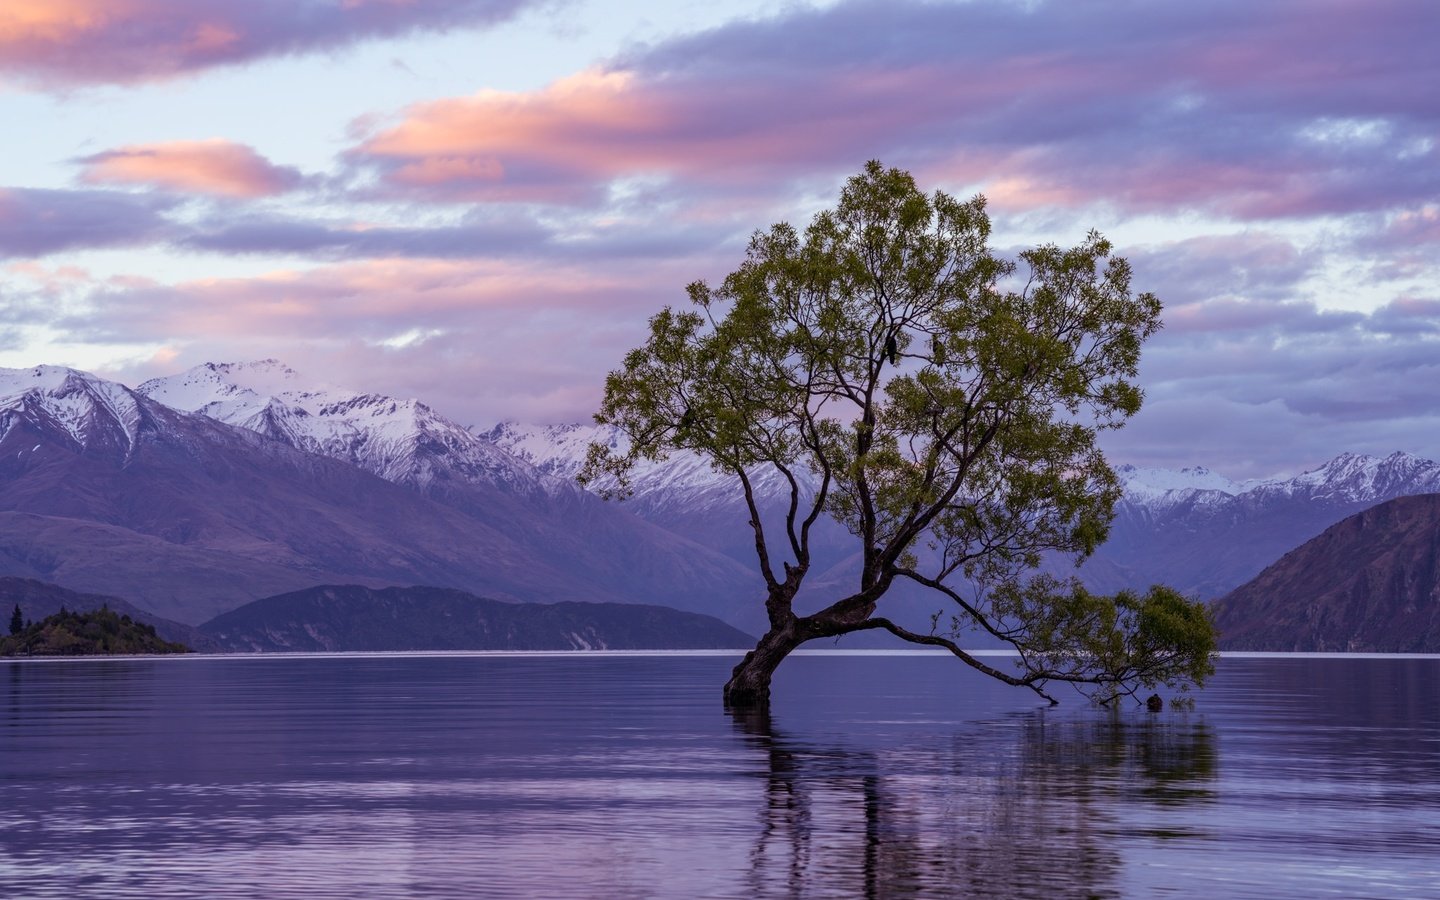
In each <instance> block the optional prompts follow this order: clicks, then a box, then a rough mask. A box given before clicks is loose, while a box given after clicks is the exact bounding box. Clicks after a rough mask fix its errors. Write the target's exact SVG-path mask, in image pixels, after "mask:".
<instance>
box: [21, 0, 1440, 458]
mask: <svg viewBox="0 0 1440 900" xmlns="http://www.w3.org/2000/svg"><path fill="white" fill-rule="evenodd" d="M1437 46H1440V3H1435V2H1432V0H1349V2H1345V0H1270V2H1256V0H1194V2H1183V3H1182V2H1175V3H1171V2H1157V0H1086V2H1073V0H1048V2H1047V0H1028V2H1008V0H972V2H907V0H886V2H837V3H805V2H794V3H787V4H776V3H766V2H758V0H704V2H698V0H670V2H660V0H643V2H634V3H623V4H622V3H605V2H601V0H248V2H246V3H235V2H232V0H5V2H4V3H3V4H0V122H4V123H5V125H6V127H5V146H4V150H3V155H0V159H3V161H4V167H3V170H0V316H3V330H0V365H8V366H31V365H35V364H38V363H53V364H64V365H73V366H76V367H80V368H84V369H88V370H91V371H95V372H97V373H100V374H103V375H106V376H107V377H113V378H116V379H118V380H121V381H124V382H126V383H129V384H134V383H137V382H138V381H139V380H142V379H144V378H146V377H150V376H152V375H158V374H169V373H172V372H176V371H180V370H181V369H184V368H188V367H189V366H191V365H195V364H197V363H200V362H206V361H231V360H244V359H255V358H263V357H276V358H279V359H281V360H283V361H285V362H287V363H288V364H289V365H291V366H292V367H294V368H296V369H299V370H301V371H302V372H304V373H306V374H307V375H311V376H314V377H319V378H324V379H326V380H329V381H331V382H333V383H337V384H341V385H346V386H352V387H356V388H360V389H366V390H377V391H383V392H387V393H393V394H400V395H403V396H417V397H420V398H421V399H424V400H427V401H428V402H430V403H431V404H432V405H434V406H435V407H437V408H439V409H441V410H442V411H444V412H447V413H449V414H450V415H452V416H453V417H455V418H457V419H460V420H461V421H464V422H467V423H472V424H489V423H492V422H494V421H496V420H498V419H501V418H515V419H520V420H524V421H536V422H554V421H578V420H582V419H586V418H588V415H589V413H590V412H591V411H593V409H594V407H595V404H596V402H597V400H598V397H599V393H600V389H601V382H602V379H603V376H604V373H605V372H606V371H607V370H608V369H610V368H613V367H614V366H616V365H617V364H618V363H619V361H620V358H621V356H622V355H623V353H624V351H625V350H626V349H628V348H629V347H631V346H633V345H634V344H635V343H637V342H638V341H639V340H641V338H642V335H643V330H644V323H645V319H646V318H647V317H648V316H649V315H650V314H651V313H653V312H654V311H655V310H657V309H658V308H659V307H660V306H662V305H664V304H667V303H672V304H678V303H683V302H684V299H683V298H684V294H683V287H684V285H685V284H686V283H687V282H689V281H692V280H694V279H696V278H709V279H715V278H719V277H721V276H723V275H724V273H725V272H727V271H729V270H730V269H731V268H733V267H734V265H735V264H736V263H738V262H739V260H740V258H741V254H742V252H743V248H744V244H745V240H746V237H747V236H748V235H749V233H750V232H752V231H753V230H755V229H756V228H759V227H763V226H767V225H769V224H771V223H772V222H776V221H781V220H788V221H792V222H795V223H797V224H803V223H805V222H806V221H808V219H809V217H810V215H812V214H813V213H814V211H815V210H817V209H819V208H821V207H823V206H826V205H829V204H831V203H832V202H833V200H834V198H835V196H836V194H837V191H838V188H839V186H840V184H841V183H842V182H843V180H844V179H845V178H846V177H847V176H849V175H851V174H854V173H855V172H856V171H858V170H859V168H860V167H861V165H862V164H863V163H864V162H865V161H866V160H867V159H872V158H874V159H879V160H881V161H882V162H884V163H885V164H886V165H893V166H899V167H902V168H906V169H909V170H910V171H912V172H913V173H914V174H915V175H916V177H917V178H918V179H919V181H920V183H921V185H922V186H923V187H925V188H927V189H930V188H940V189H944V190H946V191H949V192H951V193H954V194H957V195H961V196H969V195H971V194H974V193H984V194H985V195H986V197H987V198H989V201H990V210H991V213H992V216H993V218H994V220H995V225H996V244H997V246H999V247H1001V248H1003V249H1005V250H1006V251H1007V252H1014V251H1015V250H1018V249H1020V248H1022V247H1024V246H1026V245H1030V244H1034V243H1040V242H1054V243H1059V244H1067V243H1074V242H1077V241H1079V240H1080V239H1081V238H1082V237H1083V236H1084V234H1085V232H1086V231H1087V230H1088V229H1090V228H1098V229H1100V230H1101V231H1102V232H1104V233H1105V234H1106V235H1107V236H1109V237H1110V238H1112V239H1113V240H1114V241H1115V243H1116V244H1117V248H1118V252H1119V253H1120V254H1121V255H1124V256H1127V257H1129V258H1130V260H1131V261H1132V263H1133V264H1134V266H1135V271H1136V279H1135V284H1136V286H1137V287H1138V288H1139V289H1141V290H1151V291H1154V292H1155V293H1157V294H1159V295H1160V297H1161V299H1162V300H1163V301H1164V302H1165V304H1166V312H1165V322H1166V325H1165V329H1164V331H1163V332H1161V334H1160V335H1159V336H1157V337H1156V338H1155V339H1154V340H1153V341H1152V343H1151V344H1150V346H1149V348H1148V350H1147V356H1146V360H1145V363H1144V365H1143V372H1142V380H1143V383H1144V385H1145V387H1146V390H1147V406H1146V409H1145V410H1144V411H1142V412H1141V414H1140V415H1139V416H1138V417H1137V418H1136V419H1135V420H1134V421H1133V424H1132V425H1131V426H1130V427H1129V428H1127V429H1126V431H1125V432H1123V433H1121V434H1118V435H1116V436H1114V438H1113V439H1112V440H1110V442H1109V446H1110V447H1111V449H1112V457H1113V459H1114V461H1116V462H1133V463H1137V464H1147V465H1165V466H1173V467H1179V466H1192V465H1205V466H1208V467H1210V468H1212V469H1216V470H1219V471H1222V472H1224V473H1226V474H1229V475H1232V476H1237V477H1247V476H1255V475H1268V474H1275V473H1280V472H1294V471H1299V470H1301V469H1304V468H1306V467H1309V466H1313V465H1314V464H1316V463H1318V462H1321V461H1323V460H1325V459H1328V458H1330V457H1332V456H1334V455H1336V454H1337V453H1340V452H1342V451H1346V450H1351V451H1362V452H1371V453H1381V454H1383V453H1388V452H1391V451H1394V450H1404V451H1409V452H1414V453H1419V454H1422V455H1426V456H1430V457H1432V458H1440V146H1437V142H1440V53H1437V52H1436V47H1437Z"/></svg>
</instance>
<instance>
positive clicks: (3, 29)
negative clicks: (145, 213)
mask: <svg viewBox="0 0 1440 900" xmlns="http://www.w3.org/2000/svg"><path fill="white" fill-rule="evenodd" d="M528 5H533V4H532V3H531V0H244V2H235V0H6V2H5V3H4V4H0V73H8V74H9V75H11V76H13V77H15V78H17V79H19V80H21V81H23V82H27V83H30V84H34V85H38V86H41V87H45V88H56V87H61V88H63V87H73V86H78V85H87V84H131V83H135V82H140V81H148V80H154V79H160V78H168V77H173V76H176V75H181V74H185V73H190V72H195V71H198V70H202V69H207V68H211V67H213V66H220V65H228V64H235V63H244V62H249V61H252V60H256V59H260V58H263V57H269V56H282V55H287V54H294V53H304V52H311V51H316V50H331V49H337V48H341V47H345V46H348V45H351V44H354V43H358V42H360V41H363V40H368V39H373V38H381V37H393V36H397V35H403V34H406V33H409V32H413V31H419V30H431V31H440V30H444V29H447V28H454V27H462V26H477V25H493V24H496V23H498V22H501V21H504V20H506V19H509V18H511V17H513V16H514V15H515V14H516V13H517V12H519V11H520V10H521V9H523V8H525V7H526V6H528Z"/></svg>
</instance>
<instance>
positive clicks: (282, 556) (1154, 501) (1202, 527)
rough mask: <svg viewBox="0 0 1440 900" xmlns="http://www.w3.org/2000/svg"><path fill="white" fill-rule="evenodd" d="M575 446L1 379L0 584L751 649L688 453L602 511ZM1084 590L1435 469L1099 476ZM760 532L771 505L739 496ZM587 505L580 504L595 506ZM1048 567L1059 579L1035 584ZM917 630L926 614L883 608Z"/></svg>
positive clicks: (737, 502) (427, 420)
mask: <svg viewBox="0 0 1440 900" xmlns="http://www.w3.org/2000/svg"><path fill="white" fill-rule="evenodd" d="M619 440H620V437H619V435H618V434H616V433H615V432H614V431H613V430H610V429H606V428H603V427H600V426H594V425H550V426H527V425H523V424H519V423H513V422H507V423H501V424H498V425H494V426H489V427H486V428H467V427H465V426H464V425H462V424H460V423H458V422H456V421H454V420H452V419H449V418H447V417H446V416H444V415H443V414H442V413H440V412H439V411H437V410H434V409H432V408H431V407H429V406H427V405H426V404H424V403H422V402H419V401H416V400H400V399H396V398H392V397H387V396H383V395H379V394H370V393H358V392H354V391H348V390H344V389H341V388H336V387H333V386H328V385H325V384H323V383H320V382H316V381H311V380H307V379H305V378H303V377H302V376H300V375H299V374H298V373H296V372H294V371H293V370H291V369H289V368H287V367H286V366H284V365H283V364H281V363H279V362H277V361H275V360H262V361H259V362H253V363H236V364H206V365H202V366H197V367H196V368H194V369H191V370H189V371H187V372H183V373H180V374H178V375H174V376H170V377H167V378H161V379H155V380H152V381H148V382H145V383H144V384H142V385H140V386H138V387H137V388H135V389H131V388H128V387H125V386H123V385H120V384H117V383H115V382H110V381H106V380H104V379H101V378H98V377H96V376H94V375H91V374H88V373H85V372H80V371H78V370H73V369H66V368H62V367H52V366H39V367H35V368H33V369H4V370H0V575H13V576H21V577H27V578H35V579H41V580H43V581H47V582H54V583H57V584H60V585H62V586H64V587H67V588H71V589H74V590H80V591H90V592H97V593H106V594H115V595H119V596H123V597H125V598H127V599H129V600H131V601H132V602H134V603H135V604H137V605H138V606H140V607H142V608H144V609H147V610H150V611H152V612H154V613H156V614H158V615H160V616H164V617H166V618H169V619H174V620H176V621H179V622H182V623H187V624H190V625H196V624H198V623H200V622H203V621H206V620H208V619H210V618H213V617H214V616H216V615H219V614H221V613H223V612H226V611H228V610H231V609H234V608H236V607H238V606H240V605H242V604H244V603H247V602H250V601H253V600H256V599H259V598H262V597H269V596H273V595H277V594H284V593H287V592H293V591H298V590H302V589H306V588H310V587H313V586H315V585H321V584H357V585H362V586H368V587H372V588H380V587H385V586H410V585H429V586H434V587H440V588H451V589H456V590H462V591H468V592H473V593H475V594H481V595H484V596H489V597H494V598H497V599H500V600H506V601H529V602H556V601H569V600H589V601H601V602H634V603H651V604H660V605H666V606H671V607H675V608H679V609H684V610H690V611H696V612H705V613H710V614H714V615H716V616H719V617H720V618H721V619H723V620H725V621H727V622H729V623H730V624H731V625H735V626H738V627H740V628H742V629H745V630H749V631H752V632H753V631H757V630H759V629H760V628H762V627H763V621H762V619H761V609H760V603H759V599H760V595H761V586H760V582H759V578H758V576H757V575H756V574H755V566H754V563H753V553H754V550H753V544H752V542H751V537H750V534H749V530H748V528H747V527H746V524H745V523H746V521H747V519H748V514H747V512H746V510H745V507H744V504H743V501H742V499H741V497H740V495H739V492H738V490H736V489H735V484H734V482H733V481H732V480H731V479H730V478H729V477H728V476H726V475H724V474H723V473H718V472H716V471H714V470H713V469H712V468H711V467H710V466H709V465H708V464H706V463H705V462H704V461H703V460H701V459H700V458H698V457H696V456H694V455H692V454H676V455H674V456H672V457H671V458H670V459H668V460H665V461H663V462H657V463H647V464H645V465H643V466H641V467H640V469H639V470H637V472H636V474H635V478H634V481H633V485H632V486H633V488H634V495H633V497H632V498H630V499H629V500H627V501H626V502H624V503H609V502H605V501H603V500H601V499H600V498H599V497H597V496H595V494H593V493H591V492H588V491H586V490H582V489H581V488H580V487H579V486H578V485H577V484H576V483H575V481H574V475H575V473H576V472H577V471H578V470H579V468H580V466H581V465H582V464H583V460H584V455H585V450H586V447H587V446H588V445H589V444H590V443H591V442H592V441H599V442H602V443H606V442H611V443H614V442H618V441H619ZM1117 471H1118V474H1119V475H1120V477H1121V479H1122V481H1123V483H1124V486H1125V494H1124V497H1123V499H1122V500H1121V501H1120V503H1119V504H1118V506H1117V510H1116V518H1115V521H1114V523H1113V525H1112V528H1111V535H1110V539H1109V541H1108V542H1106V543H1105V544H1104V545H1103V546H1102V547H1101V548H1100V549H1099V551H1098V552H1097V553H1096V554H1095V556H1094V557H1092V558H1091V559H1090V560H1089V561H1088V562H1087V563H1086V564H1085V565H1084V566H1083V567H1082V568H1081V569H1080V571H1079V574H1080V576H1081V578H1082V579H1083V580H1084V581H1086V582H1087V583H1088V584H1089V585H1090V586H1091V587H1092V588H1093V589H1097V590H1103V591H1112V590H1116V589H1119V588H1125V587H1133V588H1144V587H1147V586H1149V585H1150V584H1152V583H1157V582H1163V583H1168V584H1171V585H1173V586H1175V587H1177V588H1179V589H1181V590H1183V591H1185V592H1187V593H1191V594H1194V595H1198V596H1201V597H1203V598H1207V599H1208V598H1214V597H1218V596H1220V595H1222V594H1224V593H1226V592H1227V591H1230V590H1232V589H1234V588H1236V587H1237V586H1239V585H1241V584H1242V583H1244V582H1246V581H1248V580H1249V579H1251V578H1253V577H1255V576H1256V575H1257V574H1259V572H1260V571H1261V570H1262V569H1264V568H1265V566H1267V565H1268V564H1270V563H1271V562H1273V561H1275V560H1276V559H1278V558H1279V557H1280V556H1281V555H1282V554H1284V553H1285V552H1287V551H1289V550H1291V549H1292V548H1294V547H1297V546H1299V545H1300V544H1302V543H1303V542H1305V541H1306V540H1309V539H1310V538H1312V537H1315V536H1316V535H1318V534H1320V533H1321V532H1322V531H1324V530H1325V529H1326V528H1328V527H1329V526H1331V525H1333V524H1335V523H1336V522H1339V521H1340V520H1342V519H1344V518H1345V517H1347V516H1349V515H1352V514H1353V513H1356V512H1358V511H1360V510H1363V509H1365V508H1367V507H1369V506H1372V505H1374V504H1376V503H1379V502H1381V501H1384V500H1388V499H1391V498H1394V497H1401V496H1408V495H1413V494H1421V493H1429V492H1434V491H1440V465H1437V464H1436V463H1434V462H1431V461H1429V460H1425V459H1421V458H1419V457H1415V456H1411V455H1408V454H1404V453H1395V454H1392V455H1390V456H1388V457H1384V458H1377V457H1368V456H1358V455H1353V454H1343V455H1341V456H1338V457H1336V458H1335V459H1333V460H1331V461H1330V462H1328V463H1326V464H1324V465H1323V466H1320V467H1318V468H1316V469H1314V470H1312V471H1309V472H1305V473H1303V474H1301V475H1299V476H1295V477H1287V478H1272V479H1263V480H1256V481H1249V482H1234V481H1231V480H1229V479H1226V478H1224V477H1223V476H1220V475H1218V474H1215V473H1213V472H1210V471H1207V470H1205V469H1203V468H1194V469H1186V470H1181V471H1178V472H1177V471H1171V470H1160V469H1140V468H1134V467H1129V466H1121V467H1119V468H1118V470H1117ZM758 484H759V486H760V488H761V496H762V504H761V505H762V518H764V519H766V520H770V521H774V520H776V519H777V518H778V516H779V515H780V514H781V512H780V511H781V509H782V508H783V507H782V503H783V500H784V491H783V490H782V489H781V485H780V484H779V483H778V482H776V481H774V480H773V479H771V478H769V477H768V476H766V475H764V474H761V475H760V478H759V481H758ZM602 487H603V486H602ZM815 537H816V566H815V570H814V572H813V573H812V577H811V579H810V584H811V587H810V594H811V596H812V598H814V602H817V603H818V602H823V601H824V600H825V599H827V598H833V597H834V595H835V592H837V591H840V590H844V589H845V588H846V587H847V586H848V585H849V584H850V583H852V578H853V572H854V570H855V569H856V568H857V567H856V554H855V548H854V543H853V538H851V537H850V536H849V535H848V534H846V533H845V532H844V530H843V529H841V528H840V527H839V526H837V525H835V524H834V523H832V522H827V523H826V525H825V527H824V528H822V529H820V530H819V531H818V532H817V534H816V536H815ZM1056 565H1057V566H1058V565H1060V564H1059V563H1057V564H1056ZM897 599H898V600H899V602H900V605H901V606H906V605H907V604H908V605H909V606H913V607H914V609H913V610H909V612H910V613H913V615H915V616H919V615H922V614H924V613H927V612H933V611H934V607H933V605H927V604H931V601H930V600H929V599H928V598H910V599H909V600H906V598H904V597H901V598H897Z"/></svg>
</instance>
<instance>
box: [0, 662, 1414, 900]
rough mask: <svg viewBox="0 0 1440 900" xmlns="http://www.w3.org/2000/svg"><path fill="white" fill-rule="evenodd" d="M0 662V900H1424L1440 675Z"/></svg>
mask: <svg viewBox="0 0 1440 900" xmlns="http://www.w3.org/2000/svg"><path fill="white" fill-rule="evenodd" d="M734 662H735V659H734V657H729V656H724V655H698V656H693V655H655V656H645V655H600V654H570V655H439V656H423V655H419V656H411V655H375V656H316V657H275V656H272V657H261V658H236V657H229V658H198V659H197V658H183V659H181V658H170V659H126V660H90V661H46V662H30V661H25V662H12V663H5V664H0V896H6V897H11V896H16V897H19V896H25V897H76V896H104V897H182V896H183V897H194V896H210V897H232V896H233V897H242V896H243V897H275V896H287V895H305V896H310V897H354V896H369V897H463V896H540V897H573V896H596V897H614V896H635V897H647V896H655V897H668V896H708V897H752V896H777V897H783V896H817V897H819V896H844V897H851V896H904V895H917V894H918V895H936V896H938V895H962V896H963V895H971V896H1021V897H1024V896H1033V897H1057V896H1059V897H1066V896H1076V897H1083V896H1155V895H1166V894H1174V895H1176V896H1204V895H1209V896H1214V895H1216V894H1224V895H1229V896H1297V897H1298V896H1304V897H1313V896H1326V895H1329V896H1346V897H1353V896H1440V888H1437V887H1436V885H1440V703H1437V698H1440V659H1436V658H1340V659H1336V658H1314V657H1292V658H1227V659H1224V660H1222V661H1221V663H1220V667H1219V673H1218V674H1217V676H1216V678H1215V679H1214V681H1213V683H1212V685H1211V686H1210V687H1208V688H1207V689H1206V690H1205V691H1204V692H1202V693H1200V694H1198V695H1197V696H1196V705H1195V708H1194V710H1191V711H1182V710H1173V709H1167V710H1166V711H1164V712H1162V713H1159V714H1151V713H1148V712H1146V711H1144V710H1143V709H1138V708H1126V709H1123V710H1120V711H1119V712H1107V711H1104V710H1097V709H1093V708H1090V707H1088V706H1086V704H1085V703H1084V701H1083V700H1082V699H1081V698H1079V697H1078V696H1076V697H1073V698H1067V697H1065V696H1064V695H1063V694H1062V695H1060V696H1061V697H1062V699H1063V700H1066V701H1068V702H1065V703H1064V704H1063V705H1062V706H1061V707H1059V708H1053V709H1052V708H1046V707H1044V706H1041V705H1040V704H1038V703H1037V698H1036V697H1035V696H1034V695H1033V694H1030V693H1029V692H1026V691H1017V690H1016V689H1013V688H1009V687H1007V686H1004V685H1000V684H997V683H992V682H990V681H988V680H986V679H983V678H982V677H979V676H975V675H973V674H972V673H970V672H969V671H967V670H965V669H964V668H963V667H962V666H960V665H958V664H956V663H955V662H954V661H953V660H950V659H947V658H945V657H943V656H929V655H918V656H917V655H845V656H838V655H831V654H827V655H810V656H797V657H795V658H793V659H791V660H789V661H787V662H786V664H785V665H784V666H783V667H782V668H781V670H780V673H779V676H778V678H777V684H776V697H775V702H774V705H773V709H772V712H771V715H769V716H768V717H750V718H742V719H735V718H732V717H730V716H727V715H726V714H725V713H724V711H723V710H722V709H721V705H720V702H719V688H720V685H721V684H722V683H723V681H724V678H725V675H726V673H727V672H728V669H729V668H730V666H732V665H733V664H734Z"/></svg>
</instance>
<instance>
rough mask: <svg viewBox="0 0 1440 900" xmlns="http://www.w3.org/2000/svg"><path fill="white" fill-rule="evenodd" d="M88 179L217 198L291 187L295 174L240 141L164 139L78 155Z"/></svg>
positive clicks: (257, 194) (295, 182)
mask: <svg viewBox="0 0 1440 900" xmlns="http://www.w3.org/2000/svg"><path fill="white" fill-rule="evenodd" d="M79 161H80V162H81V163H83V164H84V166H85V170H84V172H83V173H82V174H81V176H80V177H81V180H83V181H85V182H87V183H89V184H104V183H109V184H143V185H150V186H152V187H158V188H161V189H165V190H174V191H185V192H192V193H199V194H215V195H218V196H223V197H265V196H270V195H273V194H281V193H284V192H286V191H289V190H292V189H294V188H295V187H297V186H298V185H299V184H300V181H301V176H300V173H299V172H298V171H297V170H295V169H292V168H289V167H285V166H277V165H274V164H273V163H271V162H270V161H269V160H267V159H265V157H263V156H261V155H260V154H258V153H256V152H255V151H254V150H252V149H251V148H250V147H247V146H245V145H244V144H237V143H233V142H231V141H225V140H206V141H170V142H166V143H158V144H136V145H131V146H127V147H120V148H118V149H115V150H106V151H105V152H103V153H97V154H95V155H94V156H87V157H85V158H84V159H81V160H79Z"/></svg>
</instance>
